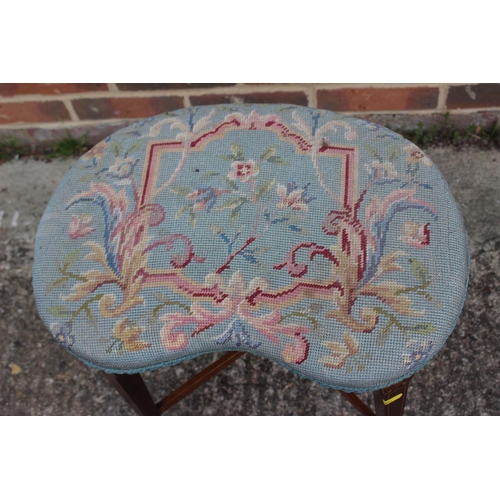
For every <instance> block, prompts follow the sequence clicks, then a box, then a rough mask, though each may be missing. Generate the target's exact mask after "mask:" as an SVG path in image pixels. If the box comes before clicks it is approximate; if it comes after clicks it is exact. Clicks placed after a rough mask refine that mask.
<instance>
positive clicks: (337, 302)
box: [33, 105, 468, 391]
mask: <svg viewBox="0 0 500 500" xmlns="http://www.w3.org/2000/svg"><path fill="white" fill-rule="evenodd" d="M467 278H468V248H467V237H466V233H465V230H464V226H463V221H462V218H461V215H460V212H459V209H458V207H457V205H456V203H455V201H454V199H453V196H452V195H451V193H450V190H449V188H448V186H447V184H446V182H445V181H444V179H443V177H442V176H441V174H440V172H439V170H438V169H437V168H436V166H435V165H434V164H433V163H432V161H431V160H430V159H429V158H428V157H427V156H426V155H425V154H424V153H423V152H422V151H421V150H420V149H419V148H418V147H416V146H415V145H414V144H412V143H411V142H409V141H407V140H406V139H404V138H403V137H401V136H400V135H398V134H396V133H394V132H392V131H391V130H388V129H386V128H384V127H381V126H379V125H375V124H373V123H369V122H366V121H363V120H359V119H356V118H352V117H349V116H345V115H341V114H337V113H333V112H329V111H324V110H318V109H311V108H305V107H300V106H288V105H231V106H201V107H196V108H187V109H182V110H178V111H175V112H171V113H165V114H162V115H159V116H154V117H151V118H148V119H146V120H142V121H140V122H137V123H134V124H132V125H130V126H129V127H126V128H124V129H122V130H120V131H118V132H116V133H114V134H112V135H111V136H110V137H108V138H107V139H105V140H104V141H102V142H101V143H99V144H97V145H96V146H95V147H93V148H92V149H91V150H90V151H88V152H87V153H86V154H85V155H83V156H82V157H81V158H80V159H79V160H78V161H77V162H76V163H75V165H74V166H73V167H72V168H71V170H70V171H69V172H68V174H67V175H66V177H65V178H64V180H63V181H62V183H61V184H60V186H59V187H58V189H57V191H56V193H55V194H54V196H53V197H52V199H51V201H50V203H49V204H48V206H47V209H46V211H45V213H44V215H43V218H42V220H41V223H40V226H39V229H38V233H37V238H36V248H35V262H34V268H33V284H34V291H35V298H36V301H37V306H38V309H39V312H40V316H41V317H42V319H43V321H44V322H45V324H46V325H47V327H48V329H49V331H50V332H51V333H52V335H53V336H54V337H55V339H56V340H57V341H58V342H59V343H60V344H61V345H63V346H64V347H65V348H66V349H68V350H69V351H70V352H71V353H72V354H74V355H75V356H77V357H78V358H80V359H81V360H82V361H84V362H85V363H87V364H88V365H90V366H93V367H96V368H100V369H103V370H105V371H108V372H114V373H136V372H142V371H145V370H151V369H154V368H157V367H160V366H166V365H173V364H176V363H178V362H180V361H182V360H185V359H188V358H192V357H195V356H198V355H200V354H203V353H208V352H215V351H232V350H238V351H249V352H251V353H253V354H256V355H259V356H263V357H266V358H268V359H271V360H273V361H275V362H277V363H279V364H281V365H283V366H285V367H287V368H288V369H290V370H292V371H293V372H295V373H298V374H299V375H301V376H304V377H307V378H309V379H312V380H314V381H316V382H318V383H320V384H322V385H326V386H329V387H334V388H339V389H343V390H347V391H369V390H375V389H378V388H381V387H385V386H388V385H390V384H392V383H395V382H396V381H398V380H401V379H404V378H406V377H408V376H410V375H411V374H413V373H415V372H416V371H417V370H419V369H421V368H422V367H423V366H424V365H425V364H426V363H427V362H428V361H429V360H430V359H431V358H432V357H433V356H434V355H435V354H436V353H437V352H438V351H439V349H440V348H441V347H442V345H443V343H444V342H445V340H446V339H447V337H448V336H449V335H450V334H451V332H452V330H453V328H454V326H455V323H456V321H457V318H458V315H459V313H460V311H461V309H462V306H463V302H464V299H465V294H466V288H467Z"/></svg>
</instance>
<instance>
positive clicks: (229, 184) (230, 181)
mask: <svg viewBox="0 0 500 500" xmlns="http://www.w3.org/2000/svg"><path fill="white" fill-rule="evenodd" d="M224 180H225V181H226V184H227V187H228V188H229V189H234V190H235V191H237V190H238V184H236V181H233V179H228V178H227V177H224Z"/></svg>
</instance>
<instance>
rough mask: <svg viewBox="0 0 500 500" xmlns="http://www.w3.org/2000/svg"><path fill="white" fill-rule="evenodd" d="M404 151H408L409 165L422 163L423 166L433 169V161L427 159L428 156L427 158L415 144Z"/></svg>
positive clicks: (407, 159)
mask: <svg viewBox="0 0 500 500" xmlns="http://www.w3.org/2000/svg"><path fill="white" fill-rule="evenodd" d="M404 150H405V151H406V153H408V156H407V157H406V162H407V163H409V164H410V165H412V164H415V163H418V162H420V163H421V164H422V165H425V166H426V167H432V161H431V160H429V158H427V156H425V154H424V153H423V152H422V151H421V150H420V149H419V148H417V146H415V145H414V144H411V145H410V146H406V147H405V148H404Z"/></svg>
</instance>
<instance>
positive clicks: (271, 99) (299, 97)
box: [189, 92, 307, 106]
mask: <svg viewBox="0 0 500 500" xmlns="http://www.w3.org/2000/svg"><path fill="white" fill-rule="evenodd" d="M189 99H190V101H191V104H192V105H193V106H204V105H210V104H234V103H247V104H259V103H263V104H266V103H269V104H297V105H299V106H307V96H306V95H305V94H304V92H255V93H252V94H207V95H198V96H191V97H190V98H189Z"/></svg>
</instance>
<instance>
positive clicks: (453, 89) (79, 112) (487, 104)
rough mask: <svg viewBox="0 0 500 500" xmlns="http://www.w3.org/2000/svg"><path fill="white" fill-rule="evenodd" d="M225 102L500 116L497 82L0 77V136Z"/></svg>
mask: <svg viewBox="0 0 500 500" xmlns="http://www.w3.org/2000/svg"><path fill="white" fill-rule="evenodd" d="M223 103H292V104H299V105H301V106H311V107H317V108H323V109H329V110H333V111H339V112H342V113H346V114H350V115H355V116H362V117H364V118H365V119H368V120H371V121H374V122H377V123H380V124H382V125H388V126H390V127H392V128H395V129H398V128H399V129H401V130H403V131H408V130H412V129H414V128H415V127H416V125H417V124H418V122H419V121H421V122H423V123H424V125H425V126H431V125H433V124H438V123H439V122H440V121H442V120H443V117H444V114H445V113H446V112H448V113H449V114H450V116H449V120H450V121H451V122H452V123H453V124H454V125H455V126H456V127H457V128H458V129H465V128H466V127H467V126H469V125H470V124H471V123H475V124H476V125H479V126H481V127H484V128H489V127H493V126H494V124H495V123H498V122H499V119H500V84H497V83H494V84H490V83H479V84H415V85H411V84H242V83H238V84H225V83H224V84H223V83H212V84H195V83H151V84H148V83H49V84H45V83H12V84H11V83H2V84H0V136H10V137H16V138H18V139H19V140H21V141H22V142H31V143H35V144H36V143H46V142H50V141H52V140H55V139H58V138H61V137H64V136H65V135H66V133H67V131H69V132H70V133H71V134H72V135H73V136H81V135H83V134H88V136H87V138H88V141H89V142H90V143H95V142H97V141H99V140H101V139H102V138H104V137H106V136H107V135H109V134H110V133H112V132H113V131H115V130H117V129H119V128H122V127H123V126H124V125H126V124H128V123H130V122H132V121H135V120H137V119H140V118H143V117H147V116H151V115H155V114H159V113H162V112H165V111H170V110H175V109H178V108H182V107H187V106H198V105H207V104H208V105H210V104H223Z"/></svg>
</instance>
